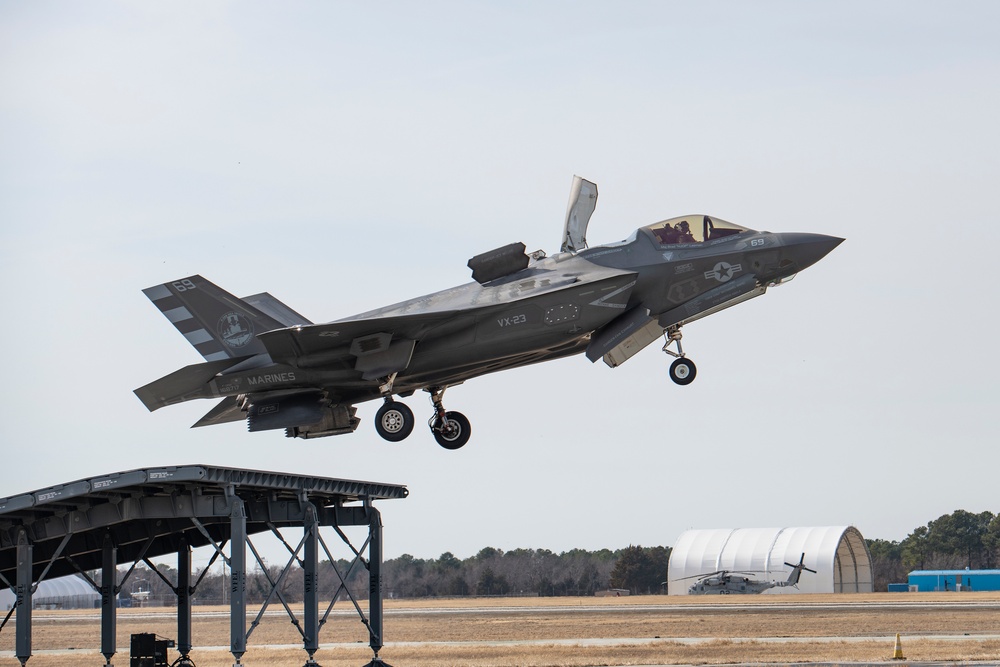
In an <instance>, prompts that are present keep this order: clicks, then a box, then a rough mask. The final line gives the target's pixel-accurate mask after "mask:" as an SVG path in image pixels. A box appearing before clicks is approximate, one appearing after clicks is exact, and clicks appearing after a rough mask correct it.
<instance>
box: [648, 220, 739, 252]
mask: <svg viewBox="0 0 1000 667" xmlns="http://www.w3.org/2000/svg"><path fill="white" fill-rule="evenodd" d="M643 229H646V230H648V231H649V233H650V234H652V236H653V240H654V241H655V242H656V243H658V244H660V245H675V244H678V243H704V242H705V241H714V240H716V239H721V238H724V237H726V236H734V235H736V234H740V233H742V232H752V231H754V230H752V229H750V228H748V227H741V226H740V225H737V224H734V223H732V222H726V221H725V220H722V219H721V218H710V217H709V216H707V215H685V216H681V217H679V218H670V219H669V220H662V221H660V222H657V223H656V224H653V225H649V226H648V227H644V228H643Z"/></svg>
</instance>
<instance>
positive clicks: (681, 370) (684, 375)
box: [663, 327, 698, 386]
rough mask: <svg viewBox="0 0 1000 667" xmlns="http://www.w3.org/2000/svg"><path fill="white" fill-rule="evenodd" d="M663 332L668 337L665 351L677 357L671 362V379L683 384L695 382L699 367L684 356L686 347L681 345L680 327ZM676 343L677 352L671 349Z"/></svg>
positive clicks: (664, 347) (664, 346)
mask: <svg viewBox="0 0 1000 667" xmlns="http://www.w3.org/2000/svg"><path fill="white" fill-rule="evenodd" d="M663 333H664V336H666V339H667V342H666V343H664V344H663V351H664V352H666V353H667V354H669V355H670V356H672V357H677V358H676V359H674V363H672V364H670V379H671V380H673V381H674V382H675V383H676V384H679V385H682V386H683V385H688V384H691V383H692V382H694V377H695V375H697V374H698V369H697V367H696V366H695V365H694V362H693V361H691V360H690V359H688V358H687V357H685V356H684V348H682V347H681V330H680V327H671V328H669V329H667V330H666V331H665V332H663ZM674 343H676V344H677V351H676V352H674V351H673V350H671V349H670V346H671V345H673V344H674Z"/></svg>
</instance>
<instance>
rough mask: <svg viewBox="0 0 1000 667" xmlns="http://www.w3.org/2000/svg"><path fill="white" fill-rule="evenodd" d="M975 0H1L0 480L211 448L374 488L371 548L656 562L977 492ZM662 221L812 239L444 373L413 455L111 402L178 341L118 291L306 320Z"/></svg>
mask: <svg viewBox="0 0 1000 667" xmlns="http://www.w3.org/2000/svg"><path fill="white" fill-rule="evenodd" d="M998 119H1000V4H997V3H995V2H960V3H932V2H915V1H912V0H907V1H905V2H878V3H872V2H867V1H864V2H844V1H841V0H838V1H837V2H809V3H804V2H755V3H745V2H735V1H734V2H698V3H694V2H691V3H677V2H615V3H609V2H581V1H576V0H574V1H568V0H567V1H565V2H493V3H487V2H454V3H447V2H421V3H408V2H380V3H342V2H297V3H281V4H274V3H263V2H240V3H236V2H221V1H220V2H212V3H204V2H170V3H139V2H87V3H74V2H44V1H32V2H27V1H25V2H11V1H9V0H2V1H0V278H2V280H3V285H4V289H3V291H2V297H0V298H2V302H0V303H2V306H3V308H2V312H3V313H4V316H3V326H2V327H0V346H2V349H3V350H4V351H5V353H6V359H5V363H4V370H3V375H2V377H3V383H2V385H0V442H2V447H3V453H2V467H0V496H9V495H15V494H17V493H22V492H26V491H31V490H35V489H40V488H43V487H46V486H50V485H54V484H58V483H64V482H68V481H72V480H75V479H79V478H82V477H88V476H93V475H99V474H102V473H107V472H113V471H120V470H129V469H133V468H143V467H151V466H158V465H179V464H192V463H205V464H213V465H223V466H233V467H248V468H257V469H267V470H278V471H284V472H292V473H308V474H316V475H323V476H329V477H338V478H347V479H365V480H376V481H384V482H392V483H400V484H405V485H407V486H408V487H409V489H410V497H409V498H408V499H406V500H399V501H385V502H383V503H382V504H381V505H380V508H381V510H382V513H383V520H384V523H385V526H386V544H385V555H386V557H387V558H391V557H395V556H398V555H400V554H403V553H410V554H413V555H416V556H418V557H421V558H430V557H437V556H439V555H440V554H441V553H442V552H444V551H451V552H453V553H455V554H456V555H458V556H459V557H462V558H464V557H468V556H471V555H474V554H475V553H476V552H477V551H478V550H479V549H481V548H482V547H485V546H493V547H497V548H501V549H504V550H509V549H513V548H518V547H524V548H547V549H551V550H553V551H557V552H559V551H565V550H568V549H572V548H576V547H580V548H586V549H599V548H605V547H607V548H612V549H616V548H622V547H625V546H627V545H629V544H642V545H644V546H652V545H660V544H662V545H672V544H673V543H674V542H675V540H676V539H677V537H678V536H679V534H680V533H681V532H682V531H683V530H685V529H688V528H718V527H766V526H813V525H841V524H852V525H855V526H857V527H858V528H859V529H860V531H861V532H862V534H863V535H865V536H866V537H869V538H884V539H895V540H898V539H902V538H904V537H905V536H906V535H907V534H908V533H909V532H910V531H911V530H912V529H913V528H914V527H916V526H919V525H922V524H925V523H926V522H927V521H928V520H930V519H934V518H936V517H938V516H939V515H941V514H945V513H950V512H952V511H954V510H955V509H960V508H961V509H966V510H969V511H973V512H979V511H983V510H990V511H994V512H998V511H1000V501H998V499H997V495H996V474H997V459H998V455H997V453H996V443H997V436H996V419H997V417H996V415H997V409H998V399H1000V380H998V378H1000V363H998V361H997V358H998V354H997V346H996V343H995V338H996V330H997V325H998V316H997V305H998V299H997V296H996V273H997V270H996V265H997V262H998V259H997V255H996V251H997V248H998V247H1000V231H998V228H1000V197H998V187H1000V185H998V184H1000V130H998V123H1000V121H998ZM574 174H579V175H581V176H583V177H585V178H587V179H590V180H593V181H595V182H596V183H597V184H598V187H599V189H600V200H599V202H598V205H597V210H596V212H595V214H594V216H593V219H592V221H591V225H590V229H589V233H588V234H587V238H588V240H589V241H590V243H591V244H592V245H597V244H600V243H607V242H614V241H618V240H621V239H623V238H625V237H627V236H628V235H629V234H630V233H631V232H632V231H633V230H634V229H635V228H637V227H640V226H644V225H647V224H650V223H653V222H656V221H657V220H662V219H664V218H668V217H673V216H676V215H683V214H688V213H707V214H711V215H716V216H719V217H721V218H724V219H727V220H731V221H733V222H736V223H739V224H742V225H745V226H748V227H751V228H755V229H767V230H770V231H775V232H778V231H802V232H819V233H825V234H831V235H835V236H840V237H844V238H846V239H847V240H846V242H845V243H843V244H842V245H841V246H840V247H839V248H837V249H836V250H835V251H834V252H833V253H832V254H831V255H829V256H828V257H827V258H826V259H824V260H823V261H822V262H820V263H819V264H817V265H816V266H814V267H813V268H810V269H809V270H807V271H805V272H803V273H802V274H801V275H799V276H798V277H797V279H796V280H795V281H793V282H792V283H790V284H788V285H785V286H782V287H781V288H780V289H775V290H772V291H770V292H769V293H768V294H767V295H766V296H765V297H764V298H761V299H757V300H754V301H752V302H750V303H747V304H744V305H741V306H739V307H737V308H735V309H732V310H729V311H726V312H724V313H721V314H718V315H715V316H712V317H710V318H707V319H704V320H701V321H699V322H696V323H694V324H691V325H690V326H688V327H686V328H685V330H684V334H685V337H684V349H685V351H686V352H687V353H688V355H689V356H690V358H692V359H693V360H694V361H695V362H696V363H697V364H698V378H697V380H696V381H695V382H694V384H692V385H690V386H688V387H678V386H676V385H674V384H673V383H672V382H671V381H670V380H669V378H668V377H667V368H668V367H669V362H670V359H669V358H668V357H666V355H663V354H662V353H660V352H659V345H651V346H650V347H649V348H647V349H646V350H644V351H643V352H642V353H640V354H639V355H638V356H636V357H634V358H633V359H631V360H630V361H629V362H628V363H626V364H625V365H623V366H621V367H619V368H617V369H614V370H612V369H610V368H607V367H606V366H605V365H604V364H603V363H601V362H598V363H597V364H591V363H590V362H589V361H587V360H586V359H585V358H584V357H582V356H580V357H575V358H570V359H565V360H561V361H558V362H552V363H548V364H543V365H539V366H535V367H531V368H525V369H520V370H514V371H508V372H504V373H500V374H496V375H492V376H487V377H483V378H480V379H477V380H472V381H469V382H467V383H465V384H464V385H462V386H459V387H455V388H452V389H450V390H449V391H448V393H447V396H446V399H447V400H446V405H447V407H448V408H449V409H451V410H460V411H462V412H463V413H465V414H466V415H467V416H468V417H469V419H470V420H471V422H472V427H473V436H472V440H471V442H470V443H469V444H468V445H467V446H466V447H465V448H464V449H462V450H460V451H457V452H449V451H445V450H443V449H441V448H440V447H438V446H437V445H436V444H435V442H434V441H433V439H432V437H431V435H430V433H429V432H428V431H427V430H426V429H425V428H424V427H423V424H424V420H425V419H427V418H428V417H429V416H430V404H429V402H428V400H427V397H426V395H424V394H422V393H421V394H418V395H414V396H413V397H411V398H409V399H406V402H407V403H408V404H409V405H410V407H412V408H413V409H414V412H415V413H416V417H417V422H418V425H417V428H416V429H415V431H414V433H413V435H412V436H410V438H409V439H408V440H407V441H406V442H404V443H400V444H391V443H388V442H385V441H383V440H382V439H381V438H379V437H378V435H376V433H375V431H374V427H373V425H372V419H373V417H374V413H375V410H376V409H377V407H378V404H377V403H376V402H372V403H366V404H361V405H360V406H358V415H359V416H360V417H361V418H362V424H361V426H360V427H359V428H358V430H357V432H356V433H354V434H353V435H349V436H338V437H334V438H323V439H317V440H309V441H303V440H289V439H286V438H285V437H284V434H283V432H281V431H270V432H265V433H253V434H250V433H247V432H246V425H245V423H242V422H239V423H235V424H227V425H223V426H217V427H211V428H203V429H194V430H192V429H189V426H190V425H191V424H192V423H194V422H195V421H196V420H197V419H198V418H199V417H201V415H203V414H204V413H205V412H207V411H208V410H209V409H210V408H211V407H212V405H213V404H214V401H213V402H209V401H195V402H191V403H188V404H184V405H179V406H174V407H171V408H166V409H163V410H160V411H158V412H155V413H152V414H151V413H149V412H147V411H146V409H145V408H144V407H143V405H142V404H141V403H140V402H139V400H138V399H137V398H136V397H135V396H134V395H133V394H132V390H133V389H135V388H136V387H139V386H142V385H144V384H146V383H148V382H151V381H152V380H155V379H157V378H159V377H161V376H163V375H166V374H168V373H170V372H172V371H174V370H176V369H178V368H180V367H182V366H185V365H188V364H194V363H198V362H200V361H201V357H200V355H198V353H197V352H196V351H195V350H194V349H193V348H192V347H191V346H190V345H188V344H187V342H186V341H185V340H184V339H183V338H182V337H181V336H180V335H178V333H177V332H176V331H175V330H174V328H173V327H172V326H171V325H170V324H169V323H168V322H167V321H166V319H165V318H164V317H163V316H162V315H161V314H160V313H159V312H158V311H157V309H156V308H155V307H154V306H153V305H152V304H150V303H149V301H148V300H147V299H146V297H145V296H144V295H143V294H142V292H141V290H142V289H143V288H146V287H149V286H151V285H156V284H160V283H163V282H167V281H170V280H174V279H177V278H181V277H185V276H189V275H191V274H195V273H199V274H201V275H203V276H205V277H206V278H208V279H209V280H211V281H213V282H215V283H217V284H218V285H220V286H222V287H223V288H225V289H227V290H229V291H231V292H233V293H234V294H236V295H238V296H244V295H249V294H255V293H257V292H261V291H265V290H266V291H269V292H271V293H272V294H274V295H275V296H277V297H278V298H279V299H282V300H283V301H285V302H286V303H287V304H288V305H290V306H291V307H293V308H295V309H296V310H298V311H300V312H301V313H303V314H304V315H306V316H307V317H309V318H311V319H312V320H314V321H317V322H322V321H328V320H332V319H337V318H341V317H346V316H349V315H352V314H354V313H357V312H361V311H365V310H370V309H373V308H377V307H379V306H382V305H386V304H388V303H394V302H397V301H401V300H403V299H407V298H411V297H415V296H419V295H421V294H425V293H428V292H432V291H436V290H440V289H444V288H447V287H451V286H454V285H458V284H461V283H464V282H468V281H469V280H470V275H469V270H468V268H467V267H466V261H467V260H468V259H469V258H470V257H472V256H473V255H477V254H479V253H482V252H485V251H487V250H490V249H493V248H496V247H498V246H501V245H505V244H507V243H512V242H516V241H523V242H524V243H525V244H526V245H527V246H528V249H529V250H534V249H536V248H538V249H544V250H546V251H548V252H549V253H550V254H551V253H553V252H555V251H557V250H558V247H559V243H560V239H561V232H562V224H563V218H564V215H565V211H566V203H567V199H568V196H569V188H570V184H571V181H572V177H573V175H574Z"/></svg>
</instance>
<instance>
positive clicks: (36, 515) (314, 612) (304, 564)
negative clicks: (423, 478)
mask: <svg viewBox="0 0 1000 667" xmlns="http://www.w3.org/2000/svg"><path fill="white" fill-rule="evenodd" d="M407 494H408V491H407V489H406V487H405V486H399V485H393V484H383V483H378V482H361V481H352V480H343V479H332V478H325V477H310V476H302V475H295V474H286V473H280V472H268V471H259V470H245V469H237V468H220V467H216V466H206V465H186V466H175V467H162V468H146V469H140V470H131V471H127V472H120V473H112V474H109V475H102V476H100V477H94V478H91V479H84V480H79V481H76V482H70V483H68V484H61V485H58V486H54V487H49V488H46V489H42V490H40V491H35V492H32V493H25V494H21V495H17V496H11V497H9V498H0V585H2V586H6V587H9V588H10V589H11V590H12V591H13V592H14V595H15V599H16V602H15V604H14V606H13V607H12V608H11V610H10V611H9V612H8V613H7V614H6V616H5V617H4V618H3V619H2V621H0V632H2V631H3V629H4V627H6V625H7V624H8V622H9V621H10V619H11V616H12V615H13V616H14V618H15V635H16V639H15V655H16V657H17V658H18V660H19V661H20V663H21V665H22V667H24V665H26V663H27V661H28V659H29V658H30V657H31V648H32V647H31V612H32V595H33V593H34V592H35V590H36V588H37V586H38V584H39V582H41V581H44V580H45V579H46V578H52V577H59V576H64V575H67V574H73V573H79V574H81V575H82V576H83V577H84V578H85V579H86V581H88V582H89V583H90V585H91V586H92V587H93V588H94V590H95V591H97V592H98V593H99V594H100V596H101V654H102V655H103V656H104V659H105V664H106V665H111V658H112V657H113V656H114V655H115V653H116V652H117V648H116V644H117V642H116V630H117V596H118V593H119V591H121V589H122V587H123V586H124V585H125V583H126V582H127V581H128V579H129V577H130V576H131V575H132V573H133V571H134V570H135V567H136V566H137V565H138V564H139V563H140V562H143V563H145V564H146V565H147V566H149V567H150V568H151V570H152V572H153V573H155V574H156V575H157V576H158V577H160V579H162V580H163V581H164V583H166V584H167V585H168V586H169V587H170V589H171V590H173V592H174V593H175V594H176V596H177V646H176V648H177V650H178V652H179V653H180V657H179V658H178V659H177V660H176V661H175V663H174V664H176V665H193V661H192V660H191V659H190V657H189V656H190V652H191V650H192V647H193V643H192V634H191V610H192V596H193V595H194V593H195V592H196V591H197V589H198V585H199V584H200V583H201V581H202V579H203V578H204V576H205V574H206V573H207V572H208V571H209V569H210V568H211V566H212V565H213V564H214V563H215V562H216V560H218V559H219V558H222V559H223V561H224V562H225V564H226V565H228V567H229V572H230V575H229V590H228V592H229V595H230V603H229V610H230V651H231V653H232V655H233V657H234V659H235V661H236V662H235V664H236V665H240V664H242V663H241V660H242V657H243V654H244V653H245V652H246V648H247V642H248V640H249V638H250V636H251V634H252V633H253V631H254V629H255V628H256V627H257V625H258V624H259V623H260V621H261V619H262V618H263V616H264V612H265V611H266V610H267V607H268V606H269V605H270V604H271V603H272V602H274V601H275V600H277V601H278V602H280V603H281V605H282V606H283V607H284V609H285V611H286V613H287V614H288V616H289V618H290V620H291V622H292V624H293V625H294V626H295V628H296V629H297V630H298V632H299V634H300V635H301V636H302V643H303V649H304V650H305V651H306V653H307V654H308V658H307V661H306V663H305V664H306V665H316V664H317V663H316V662H315V658H314V654H315V653H316V651H317V650H318V649H319V633H320V630H321V628H322V626H323V625H325V624H326V622H327V620H328V618H329V616H330V613H331V611H332V610H333V606H334V604H335V602H337V601H338V599H340V598H341V597H342V595H346V596H347V598H348V599H350V601H351V603H352V604H353V606H354V609H355V611H356V612H357V613H358V616H359V618H360V620H361V622H362V623H363V624H364V625H365V627H366V628H367V630H368V635H369V645H370V647H371V649H372V652H373V657H372V660H371V661H370V662H369V663H368V665H372V666H374V665H385V663H383V662H382V660H381V659H380V658H379V655H378V654H379V651H380V650H381V648H382V646H383V626H382V595H383V586H382V520H381V515H380V513H379V511H378V510H377V509H375V507H374V505H373V503H374V501H376V500H383V499H393V498H405V497H406V496H407ZM324 526H326V527H332V528H333V530H334V531H335V532H336V534H337V536H339V537H340V539H341V540H342V541H343V542H344V544H346V545H347V547H348V548H349V549H350V550H351V552H352V553H353V554H354V557H353V559H352V560H351V561H350V564H349V566H348V568H347V571H346V572H340V571H339V570H337V568H336V565H335V563H336V559H335V558H334V557H333V555H332V554H331V552H330V549H329V548H328V545H327V542H326V541H325V540H324V539H323V536H322V535H321V530H320V529H321V528H322V527H324ZM349 526H361V527H367V529H368V535H367V538H366V539H365V541H364V544H363V545H362V546H361V547H360V548H355V546H354V545H353V544H352V543H351V540H350V539H349V538H348V536H347V535H346V534H345V533H344V531H343V528H344V527H349ZM281 528H301V530H302V538H301V539H300V540H299V542H298V545H297V546H295V547H292V545H290V544H289V543H288V542H287V541H286V540H285V538H284V537H283V536H282V534H281V533H280V532H279V529H281ZM267 532H270V533H271V534H273V535H275V536H276V537H277V538H278V539H279V540H280V541H281V543H282V544H283V545H284V547H285V549H286V550H287V552H288V554H289V557H288V561H287V562H286V563H285V565H284V567H283V568H282V570H281V572H280V573H279V574H278V576H277V577H276V578H272V576H271V574H270V573H269V572H268V570H267V567H266V565H265V563H264V561H263V559H262V558H261V556H260V553H259V552H258V550H257V548H256V547H255V546H254V544H253V542H252V541H251V540H250V536H252V535H256V534H259V533H267ZM227 545H228V547H229V550H228V554H227V553H226V547H227ZM208 546H210V547H212V549H213V554H212V557H211V560H210V561H209V563H208V565H207V566H206V567H205V569H204V570H203V571H202V572H201V575H200V576H199V577H198V579H197V580H193V576H192V574H193V573H192V571H191V550H192V549H194V548H197V547H208ZM321 549H322V551H323V553H325V554H326V557H327V558H328V559H329V561H330V564H331V565H333V567H334V572H335V573H336V576H337V578H338V579H339V581H340V584H339V587H338V589H337V591H336V592H334V594H333V595H332V597H331V599H330V601H329V604H328V605H327V607H326V611H325V613H324V614H323V615H322V616H320V613H319V612H320V594H319V576H318V568H319V556H320V550H321ZM248 550H249V553H250V554H251V555H252V556H253V558H254V559H255V560H256V562H257V564H258V565H260V569H261V571H262V572H263V574H264V575H265V576H266V578H267V581H268V584H269V586H270V590H269V591H268V593H267V596H266V598H265V600H264V602H263V604H262V606H261V608H260V610H259V612H258V613H257V615H256V617H255V618H254V620H253V622H252V623H251V625H250V628H249V629H248V628H247V606H246V605H247V595H246V576H247V554H248ZM366 550H367V554H368V557H367V559H365V557H364V554H365V552H366ZM172 554H176V557H177V582H176V583H172V582H171V581H169V580H168V579H167V577H165V576H164V575H163V574H162V573H161V572H160V571H159V569H158V568H157V567H156V566H155V565H154V564H153V563H152V562H151V559H153V558H158V557H163V556H169V555H172ZM125 563H131V566H130V567H129V568H128V570H127V571H126V572H125V573H124V574H123V575H122V576H121V577H119V572H118V566H119V564H125ZM295 565H298V566H299V567H301V568H302V569H303V575H304V576H303V613H302V618H301V619H299V618H297V617H296V615H295V613H294V612H293V610H292V609H291V606H290V605H289V603H288V601H287V600H286V599H285V596H284V595H283V594H282V592H281V588H282V584H283V582H284V580H285V578H286V576H287V575H288V573H289V572H290V571H291V569H292V568H293V567H294V566H295ZM359 566H360V567H364V568H365V569H367V570H368V575H369V599H368V614H367V615H365V613H364V611H363V610H362V608H361V605H360V604H359V602H358V600H357V599H356V598H355V596H354V595H353V594H352V593H351V591H350V589H349V588H348V587H347V583H346V582H347V581H348V580H349V579H350V577H351V575H352V574H353V573H354V572H355V571H356V570H357V568H358V567H359ZM93 570H100V571H101V583H100V584H98V583H97V582H95V581H94V579H93V578H91V576H90V575H89V574H87V573H88V571H93Z"/></svg>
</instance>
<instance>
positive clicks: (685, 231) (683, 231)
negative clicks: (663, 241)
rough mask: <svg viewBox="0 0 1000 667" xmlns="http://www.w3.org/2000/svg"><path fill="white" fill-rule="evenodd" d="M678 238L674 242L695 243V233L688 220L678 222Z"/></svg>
mask: <svg viewBox="0 0 1000 667" xmlns="http://www.w3.org/2000/svg"><path fill="white" fill-rule="evenodd" d="M674 229H675V230H676V239H675V240H674V241H672V242H673V243H694V234H692V233H691V227H690V226H688V221H687V220H681V221H680V222H678V223H677V227H675V228H674Z"/></svg>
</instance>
